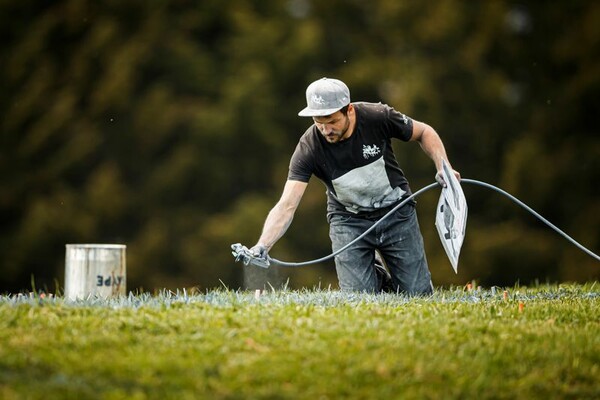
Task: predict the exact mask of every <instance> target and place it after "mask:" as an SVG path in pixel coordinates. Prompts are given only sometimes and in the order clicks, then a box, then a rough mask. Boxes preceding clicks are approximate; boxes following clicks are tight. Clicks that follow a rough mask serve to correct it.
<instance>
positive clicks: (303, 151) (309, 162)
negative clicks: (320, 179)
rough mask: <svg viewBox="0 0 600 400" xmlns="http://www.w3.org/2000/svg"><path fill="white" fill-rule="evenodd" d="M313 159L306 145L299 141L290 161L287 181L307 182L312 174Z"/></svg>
mask: <svg viewBox="0 0 600 400" xmlns="http://www.w3.org/2000/svg"><path fill="white" fill-rule="evenodd" d="M313 157H314V156H313V154H312V152H311V151H310V150H309V146H308V145H307V143H306V142H304V141H303V140H300V142H299V143H298V145H297V146H296V150H294V154H292V158H291V160H290V167H289V171H288V180H290V181H300V182H308V181H309V180H310V177H311V176H312V174H313V167H314V161H313Z"/></svg>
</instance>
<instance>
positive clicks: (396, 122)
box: [386, 106, 413, 142]
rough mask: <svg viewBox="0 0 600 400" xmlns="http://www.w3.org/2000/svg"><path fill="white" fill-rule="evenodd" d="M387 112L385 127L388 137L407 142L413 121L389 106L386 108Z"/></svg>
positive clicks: (410, 135) (410, 134)
mask: <svg viewBox="0 0 600 400" xmlns="http://www.w3.org/2000/svg"><path fill="white" fill-rule="evenodd" d="M387 112H388V118H387V122H386V125H387V128H388V129H389V134H390V136H391V137H394V138H397V139H400V140H403V141H405V142H408V141H409V140H410V138H411V137H412V132H413V120H412V119H411V118H410V117H408V116H406V115H404V114H402V113H401V112H398V111H396V110H395V109H394V108H393V107H390V106H387Z"/></svg>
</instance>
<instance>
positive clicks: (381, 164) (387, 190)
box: [288, 102, 413, 215]
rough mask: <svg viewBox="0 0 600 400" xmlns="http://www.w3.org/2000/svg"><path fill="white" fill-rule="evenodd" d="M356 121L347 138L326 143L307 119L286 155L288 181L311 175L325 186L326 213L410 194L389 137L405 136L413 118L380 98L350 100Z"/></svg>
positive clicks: (382, 205)
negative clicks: (296, 141)
mask: <svg viewBox="0 0 600 400" xmlns="http://www.w3.org/2000/svg"><path fill="white" fill-rule="evenodd" d="M353 105H354V109H355V112H356V125H355V127H354V132H353V133H352V136H350V137H349V138H348V139H346V140H343V141H340V142H337V143H329V142H327V140H325V138H324V137H323V136H322V135H321V133H320V132H319V130H318V129H317V127H316V126H315V125H314V124H313V125H312V126H311V127H310V128H308V129H307V130H306V132H305V133H304V135H302V137H301V138H300V141H299V142H298V145H297V146H296V150H295V151H294V154H293V155H292V159H291V160H290V167H289V173H288V180H296V181H301V182H308V181H309V179H310V177H311V176H312V175H315V176H316V177H317V178H319V179H320V180H322V181H323V183H324V184H325V186H326V187H327V213H328V215H331V214H340V213H341V214H349V213H350V214H361V215H362V214H365V215H368V214H373V213H374V212H377V211H378V210H381V209H386V208H389V207H390V206H393V205H395V204H397V203H398V201H399V200H400V199H402V198H403V197H406V196H408V195H410V194H411V192H410V188H409V186H408V182H407V180H406V178H405V177H404V173H403V172H402V170H401V169H400V167H399V165H398V162H397V161H396V157H395V156H394V152H393V149H392V145H391V139H392V138H397V139H400V140H403V141H408V140H410V138H411V136H412V130H413V121H412V119H410V118H408V117H407V116H405V115H403V114H401V113H399V112H398V111H396V110H394V109H393V108H392V107H390V106H388V105H385V104H381V103H364V102H358V103H353Z"/></svg>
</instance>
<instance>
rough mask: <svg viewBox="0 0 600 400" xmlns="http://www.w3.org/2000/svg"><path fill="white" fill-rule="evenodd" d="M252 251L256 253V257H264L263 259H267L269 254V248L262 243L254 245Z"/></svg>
mask: <svg viewBox="0 0 600 400" xmlns="http://www.w3.org/2000/svg"><path fill="white" fill-rule="evenodd" d="M250 252H251V253H252V255H254V257H256V258H262V259H265V260H266V259H267V256H268V255H269V250H268V249H267V247H266V246H263V245H261V244H257V245H255V246H254V247H252V248H251V249H250Z"/></svg>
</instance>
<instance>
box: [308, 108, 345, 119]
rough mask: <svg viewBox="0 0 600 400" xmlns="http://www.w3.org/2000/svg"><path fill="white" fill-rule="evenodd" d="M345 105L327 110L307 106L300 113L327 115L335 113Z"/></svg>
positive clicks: (311, 115) (313, 115) (316, 115)
mask: <svg viewBox="0 0 600 400" xmlns="http://www.w3.org/2000/svg"><path fill="white" fill-rule="evenodd" d="M342 108H343V107H338V108H328V109H325V110H313V109H312V108H309V107H306V108H304V110H302V111H300V112H299V113H298V115H299V116H301V117H325V116H327V115H331V114H335V113H336V112H338V111H340V110H341V109H342Z"/></svg>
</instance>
